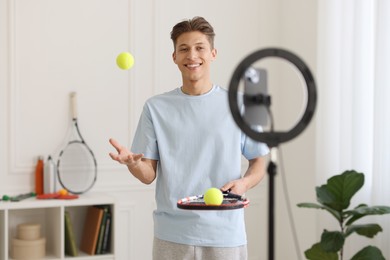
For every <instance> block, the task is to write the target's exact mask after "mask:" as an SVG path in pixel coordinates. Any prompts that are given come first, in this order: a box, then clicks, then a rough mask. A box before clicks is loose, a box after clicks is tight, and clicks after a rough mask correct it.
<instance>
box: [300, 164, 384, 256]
mask: <svg viewBox="0 0 390 260" xmlns="http://www.w3.org/2000/svg"><path fill="white" fill-rule="evenodd" d="M363 185H364V174H363V173H358V172H356V171H354V170H350V171H345V172H343V173H342V174H340V175H335V176H333V177H331V178H329V179H328V180H327V183H326V184H324V185H322V186H320V187H316V194H317V202H318V203H319V204H318V203H299V204H298V207H302V208H313V209H323V210H325V211H327V212H329V213H330V214H331V215H332V216H333V217H334V218H335V219H336V220H337V222H338V224H339V227H340V229H339V230H336V231H328V230H326V229H325V230H324V231H323V233H322V235H321V241H320V242H318V243H315V244H314V245H313V246H312V247H311V248H310V249H308V250H306V251H305V256H306V258H307V259H309V260H338V259H340V260H343V248H344V244H345V240H346V239H347V238H348V237H349V236H350V235H352V234H354V233H355V234H357V235H361V236H365V237H368V238H373V237H374V236H375V235H376V234H377V233H378V232H380V231H382V227H381V226H380V225H378V224H356V221H357V220H359V219H361V218H363V217H366V216H369V215H382V214H388V213H390V207H388V206H371V207H370V206H367V205H366V204H360V205H358V206H356V207H355V208H353V209H348V208H349V206H350V202H351V199H352V197H353V196H354V195H355V194H356V192H357V191H358V190H360V188H361V187H362V186H363ZM382 259H383V260H384V259H385V258H384V257H383V255H382V252H381V250H380V249H379V248H377V247H375V246H367V247H365V248H363V249H361V250H360V251H359V252H357V253H356V254H355V255H354V256H353V257H352V258H351V260H382Z"/></svg>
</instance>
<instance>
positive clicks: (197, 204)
mask: <svg viewBox="0 0 390 260" xmlns="http://www.w3.org/2000/svg"><path fill="white" fill-rule="evenodd" d="M222 194H223V201H222V204H221V205H207V204H206V203H205V202H204V195H197V196H190V197H186V198H183V199H181V200H179V201H178V202H177V207H178V208H179V209H189V210H232V209H241V208H246V207H248V205H249V200H248V199H247V198H245V197H243V196H240V195H237V194H234V193H230V192H226V191H224V192H223V193H222Z"/></svg>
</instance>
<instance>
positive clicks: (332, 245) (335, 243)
mask: <svg viewBox="0 0 390 260" xmlns="http://www.w3.org/2000/svg"><path fill="white" fill-rule="evenodd" d="M344 241H345V238H344V235H343V233H341V232H340V231H327V230H324V232H322V235H321V247H322V248H323V249H324V251H326V252H338V251H339V250H340V249H341V248H342V247H343V245H344Z"/></svg>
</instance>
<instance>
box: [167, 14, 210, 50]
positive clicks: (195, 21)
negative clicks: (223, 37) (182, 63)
mask: <svg viewBox="0 0 390 260" xmlns="http://www.w3.org/2000/svg"><path fill="white" fill-rule="evenodd" d="M194 31H199V32H201V33H203V34H204V35H206V36H207V39H208V40H209V42H210V45H211V48H212V49H213V48H214V36H215V33H214V28H213V27H212V26H211V24H210V23H209V22H208V21H206V19H204V18H203V17H200V16H195V17H194V18H192V19H189V20H184V21H182V22H180V23H178V24H176V25H175V26H173V28H172V31H171V39H172V41H173V47H174V48H175V49H176V42H177V38H179V36H180V35H182V34H183V33H186V32H194Z"/></svg>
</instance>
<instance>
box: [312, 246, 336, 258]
mask: <svg viewBox="0 0 390 260" xmlns="http://www.w3.org/2000/svg"><path fill="white" fill-rule="evenodd" d="M305 256H306V258H307V259H309V260H338V255H337V253H334V252H325V251H324V249H322V247H321V244H320V243H317V244H314V245H313V246H312V247H311V248H310V249H308V250H306V251H305Z"/></svg>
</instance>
